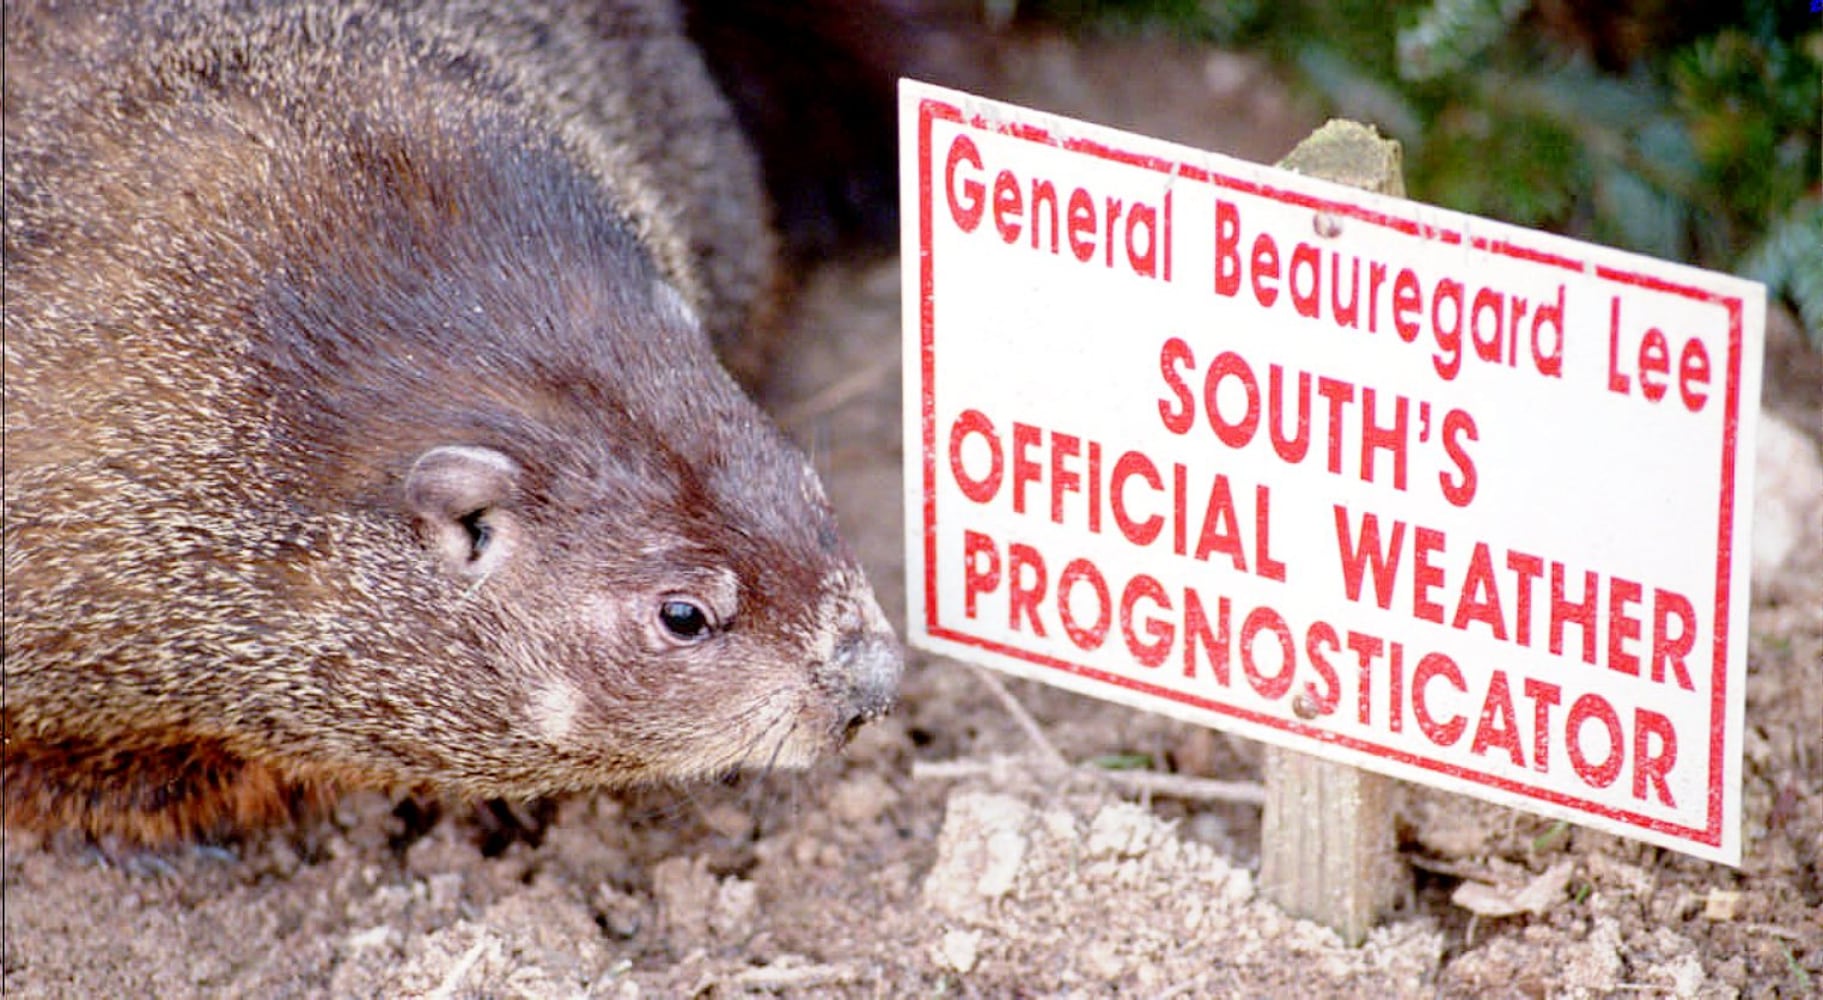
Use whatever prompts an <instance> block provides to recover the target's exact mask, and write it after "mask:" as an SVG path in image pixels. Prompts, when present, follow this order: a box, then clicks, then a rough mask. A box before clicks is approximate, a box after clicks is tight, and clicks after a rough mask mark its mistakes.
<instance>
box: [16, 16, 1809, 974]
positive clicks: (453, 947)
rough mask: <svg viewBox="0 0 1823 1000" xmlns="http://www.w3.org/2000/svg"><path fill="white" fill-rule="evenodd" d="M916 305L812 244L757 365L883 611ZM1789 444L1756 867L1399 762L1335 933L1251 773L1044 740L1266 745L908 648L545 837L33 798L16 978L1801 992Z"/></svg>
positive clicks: (1049, 91)
mask: <svg viewBox="0 0 1823 1000" xmlns="http://www.w3.org/2000/svg"><path fill="white" fill-rule="evenodd" d="M997 58H998V62H997V65H996V66H995V67H993V72H994V75H995V77H996V78H997V79H998V80H999V84H998V86H999V88H1000V89H999V90H998V91H997V96H1003V97H1006V98H1008V99H1011V100H1016V101H1021V102H1025V103H1031V104H1036V105H1039V106H1041V107H1045V108H1048V109H1051V110H1056V111H1061V112H1064V113H1069V114H1075V115H1082V116H1087V117H1093V118H1097V119H1099V120H1102V121H1106V122H1109V123H1111V124H1116V125H1120V126H1123V127H1129V128H1134V129H1138V130H1143V131H1146V132H1150V133H1153V134H1157V135H1162V136H1165V137H1168V138H1173V139H1177V140H1180V141H1184V142H1188V143H1192V144H1195V145H1199V146H1204V147H1208V148H1215V149H1220V150H1223V151H1228V152H1233V153H1237V154H1239V155H1242V156H1246V157H1249V158H1253V159H1260V160H1267V161H1270V160H1275V159H1277V158H1278V157H1279V156H1281V155H1282V154H1283V153H1284V152H1285V151H1286V150H1288V149H1289V148H1290V147H1291V146H1292V145H1293V144H1294V143H1295V142H1296V140H1297V139H1298V138H1299V137H1300V136H1301V135H1303V134H1304V133H1305V132H1306V131H1308V130H1309V129H1310V128H1311V127H1312V126H1314V125H1315V124H1317V121H1316V119H1315V118H1314V117H1313V115H1312V114H1311V113H1310V112H1309V111H1308V110H1306V109H1302V108H1299V107H1297V106H1296V105H1295V104H1294V103H1292V102H1291V101H1290V100H1289V99H1287V98H1286V97H1284V96H1283V95H1284V94H1285V91H1284V89H1283V88H1282V87H1281V86H1279V85H1277V84H1276V83H1274V81H1273V80H1272V78H1271V76H1270V74H1269V73H1268V72H1267V71H1266V70H1265V69H1264V68H1263V67H1262V66H1261V65H1260V64H1259V63H1257V62H1255V61H1252V60H1250V59H1247V58H1243V57H1237V56H1233V55H1227V54H1219V53H1207V52H1197V51H1189V50H1181V49H1172V48H1169V47H1161V46H1160V45H1159V44H1158V43H1138V42H1135V43H1130V44H1126V45H1121V46H1114V47H1112V48H1110V49H1107V50H1104V51H1099V52H1097V53H1094V54H1088V53H1084V52H1082V51H1079V50H1077V49H1076V48H1074V47H1073V46H1071V45H1069V44H1067V43H1065V42H1062V41H1059V40H1056V39H1049V40H1045V39H1039V40H1033V41H1029V42H1025V43H1021V44H1018V45H1012V46H1009V47H1008V48H1007V50H1006V51H1005V52H1003V53H1001V54H1000V55H999V56H998V57H997ZM1418 194H1420V195H1421V194H1422V192H1418ZM899 318H900V314H899V276H898V262H897V260H895V259H877V260H870V261H848V262H842V263H837V264H832V265H829V266H827V267H826V268H824V269H823V270H822V271H820V272H819V273H816V274H814V275H812V276H810V277H809V278H808V279H807V282H806V286H805V289H804V292H803V295H802V296H801V299H800V303H799V307H798V313H797V319H796V322H795V326H794V330H795V334H794V339H793V342H792V348H791V356H790V357H789V358H788V359H787V361H786V363H785V364H784V365H783V366H782V368H781V372H782V373H783V374H782V375H781V378H780V381H779V384H778V386H777V387H776V392H775V393H774V398H773V401H772V402H773V407H774V410H775V412H777V413H778V414H780V416H781V419H782V420H783V421H784V422H785V424H786V426H787V427H788V428H789V429H790V430H791V431H792V432H793V433H794V434H795V435H797V436H798V437H799V438H800V439H801V440H803V441H805V442H806V443H807V444H808V445H809V446H810V447H811V448H812V449H813V451H814V453H815V457H816V461H817V464H818V465H819V467H820V468H821V469H822V470H823V471H824V475H825V480H826V482H827V484H828V486H829V489H830V492H831V494H832V496H833V497H834V498H835V500H836V504H837V506H838V507H839V508H840V510H841V512H842V516H843V522H844V526H845V528H846V530H847V532H848V534H849V535H850V537H851V538H852V540H853V541H854V542H855V544H856V545H857V547H858V549H859V551H860V553H861V555H862V557H863V559H864V561H865V562H866V563H867V564H868V566H869V568H870V570H871V572H872V574H873V578H874V581H875V583H876V586H877V588H878V589H879V591H880V592H881V594H880V596H881V599H882V603H883V604H884V605H885V606H886V607H887V608H889V609H891V610H892V611H894V612H900V611H901V609H902V608H903V587H904V581H903V574H904V557H903V553H902V551H901V547H902V541H901V526H902V520H901V518H902V511H901V493H900V472H899V469H900V462H901V455H902V449H901V441H900V434H901V431H900V416H899V413H900V382H899ZM1773 326H1774V329H1773V331H1772V334H1771V337H1770V340H1771V347H1770V348H1769V354H1768V362H1767V372H1768V388H1767V391H1766V401H1767V405H1768V408H1769V410H1770V411H1771V412H1773V413H1775V414H1777V415H1778V416H1780V417H1781V418H1782V419H1783V420H1784V421H1785V423H1786V424H1788V425H1789V426H1790V427H1792V428H1795V429H1796V430H1797V431H1798V433H1797V434H1796V435H1794V436H1793V440H1792V441H1790V442H1788V446H1789V447H1790V448H1791V449H1793V450H1792V452H1791V455H1793V456H1795V457H1792V458H1790V459H1789V460H1788V461H1783V462H1781V463H1780V467H1781V468H1785V467H1789V468H1792V469H1799V470H1800V471H1801V469H1802V467H1803V463H1804V462H1805V461H1809V462H1810V463H1811V464H1812V465H1814V463H1815V460H1816V456H1817V453H1818V441H1819V439H1820V438H1823V359H1820V358H1819V356H1818V355H1817V354H1816V353H1814V352H1809V351H1807V350H1805V349H1804V348H1802V347H1801V346H1800V339H1801V338H1800V334H1799V332H1798V331H1797V330H1796V329H1795V327H1794V325H1793V324H1792V321H1791V320H1790V319H1789V317H1787V316H1784V315H1783V314H1780V315H1777V316H1775V319H1774V323H1773ZM1805 456H1808V457H1807V458H1806V457H1805ZM1790 479H1791V481H1792V482H1793V483H1794V484H1795V485H1794V489H1795V490H1797V500H1798V503H1799V509H1798V513H1799V522H1798V525H1799V530H1800V531H1803V530H1808V531H1810V532H1812V534H1810V535H1808V536H1800V537H1799V540H1798V541H1797V542H1796V544H1795V555H1794V556H1793V557H1792V558H1791V559H1790V560H1789V561H1788V564H1787V566H1786V567H1785V569H1784V570H1783V572H1782V573H1781V574H1779V575H1777V576H1775V577H1773V578H1771V579H1770V580H1768V581H1766V582H1764V583H1763V584H1762V585H1761V586H1758V587H1756V595H1757V596H1756V602H1755V605H1754V608H1753V612H1752V621H1751V626H1752V627H1751V639H1750V678H1749V684H1748V690H1747V746H1746V766H1745V785H1746V791H1745V800H1746V830H1745V842H1746V852H1745V859H1744V861H1743V864H1742V867H1741V868H1740V869H1739V870H1735V869H1730V868H1727V867H1723V866H1719V865H1714V864H1708V863H1703V862H1698V861H1693V860H1690V859H1687V858H1684V857H1682V856H1679V855H1676V854H1672V853H1670V852H1667V851H1663V850H1659V849H1657V848H1653V847H1647V846H1642V845H1639V844H1636V843H1632V842H1629V841H1625V840H1621V839H1618V838H1615V837H1612V836H1607V835H1604V834H1598V833H1593V832H1589V831H1585V830H1581V829H1577V828H1571V827H1565V826H1563V825H1561V824H1557V823H1554V822H1552V821H1549V820H1544V819H1540V818H1537V817H1533V816H1529V815H1523V814H1518V813H1513V812H1509V811H1506V810H1502V809H1498V808H1494V807H1490V806H1483V805H1478V804H1476V803H1472V802H1468V801H1466V800H1461V799H1453V798H1448V797H1445V796H1441V795H1436V794H1433V793H1430V792H1427V791H1424V790H1421V789H1415V788H1408V789H1405V790H1404V792H1403V806H1402V808H1401V810H1400V815H1399V829H1400V833H1401V838H1402V841H1403V843H1402V858H1403V859H1404V860H1405V861H1406V862H1408V863H1409V865H1410V867H1411V872H1412V879H1411V889H1410V892H1409V893H1408V894H1406V896H1405V898H1404V900H1403V902H1402V904H1401V906H1400V908H1399V909H1398V910H1397V912H1395V913H1393V914H1392V915H1391V916H1390V917H1389V918H1388V919H1387V920H1386V922H1385V923H1384V925H1383V926H1382V927H1381V928H1379V929H1378V930H1377V931H1375V932H1374V934H1373V935H1372V937H1371V938H1370V940H1369V942H1368V944H1367V945H1365V946H1364V947H1361V948H1348V947H1344V946H1343V945H1342V944H1341V942H1340V941H1339V940H1338V939H1337V938H1336V937H1335V935H1333V934H1332V933H1331V932H1329V931H1327V930H1324V929H1321V928H1318V927H1316V926H1314V925H1312V924H1309V923H1305V922H1300V921H1296V920H1292V919H1289V918H1288V917H1286V916H1285V915H1283V914H1282V913H1280V912H1279V911H1278V910H1276V909H1275V908H1274V907H1272V906H1271V905H1270V904H1268V903H1267V902H1265V901H1264V900H1263V899H1262V898H1261V897H1260V895H1259V894H1258V893H1257V891H1256V887H1255V879H1256V876H1257V871H1258V865H1259V848H1258V840H1259V823H1260V820H1259V810H1258V807H1257V806H1255V805H1251V804H1248V803H1247V802H1245V801H1192V800H1187V799H1182V798H1170V797H1166V796H1163V795H1155V796H1152V797H1149V798H1141V799H1139V800H1134V799H1132V798H1129V797H1123V796H1122V795H1120V794H1119V793H1118V792H1117V791H1115V790H1113V789H1111V788H1109V787H1107V786H1106V785H1105V784H1103V783H1101V782H1098V781H1096V780H1093V779H1087V778H1085V779H1078V780H1070V781H1065V780H1061V779H1060V778H1059V776H1058V773H1057V772H1055V771H1046V770H1045V769H1044V765H1043V759H1044V758H1043V757H1042V755H1041V754H1042V750H1043V748H1044V747H1045V746H1047V745H1048V746H1049V747H1050V748H1054V750H1055V751H1056V752H1058V753H1060V754H1061V755H1062V756H1063V757H1064V758H1066V759H1067V760H1068V761H1070V762H1072V763H1083V762H1089V761H1094V760H1097V759H1101V758H1110V757H1115V758H1119V759H1122V760H1128V761H1132V760H1138V759H1144V760H1146V761H1150V762H1151V763H1152V764H1153V766H1154V767H1156V768H1158V769H1160V770H1171V771H1175V772H1178V773H1180V774H1183V775H1187V776H1193V777H1200V778H1205V779H1219V780H1223V781H1228V782H1235V783H1240V784H1242V785H1243V786H1245V785H1246V784H1247V783H1252V782H1257V781H1258V780H1259V760H1260V752H1259V749H1258V748H1257V747H1256V746H1254V745H1250V744H1248V743H1247V742H1246V741H1242V740H1238V739H1230V738H1229V737H1227V736H1224V735H1220V734H1216V733H1212V732H1208V731H1204V730H1200V729H1196V728H1194V727H1190V726H1187V725H1183V724H1180V723H1176V722H1172V721H1169V720H1165V719H1162V718H1156V717H1151V716H1147V715H1143V714H1140V713H1136V712H1133V711H1129V710H1126V709H1123V708H1119V707H1115V706H1111V705H1105V704H1101V703H1098V702H1094V701H1090V700H1087V699H1083V698H1079V697H1076V696H1073V695H1069V694H1066V693H1062V692H1059V691H1055V690H1051V689H1048V688H1043V687H1039V686H1036V685H1029V684H1024V683H1019V682H1012V681H1008V682H1006V683H1005V686H1004V689H1005V691H1007V692H1009V693H1010V695H1011V698H1012V700H1013V701H1014V702H1015V703H1016V704H1017V706H1018V708H1019V711H1020V712H1022V713H1024V714H1026V715H1027V716H1028V717H1029V721H1030V722H1033V723H1035V726H1036V729H1037V736H1038V737H1040V738H1035V737H1034V734H1033V732H1032V731H1031V729H1030V727H1029V726H1027V725H1024V724H1022V722H1021V720H1020V718H1019V715H1018V713H1015V712H1014V711H1011V710H1010V709H1009V706H1008V705H1007V703H1006V702H1005V701H1003V700H1002V699H1001V697H1000V696H999V695H998V694H997V693H996V692H995V690H994V689H993V687H992V686H991V685H990V683H989V682H988V681H987V680H984V678H983V676H982V675H980V674H978V673H977V672H975V671H974V670H972V669H970V668H967V667H963V666H960V665H957V664H954V663H950V662H946V661H939V660H936V659H933V658H928V657H922V656H917V655H914V656H913V657H912V660H911V662H910V665H909V670H908V675H907V678H906V682H905V687H904V704H903V706H902V708H901V709H900V710H899V711H898V712H897V713H896V714H894V715H893V716H891V717H889V718H888V719H887V720H885V721H884V722H883V723H881V724H877V725H874V726H872V727H869V728H868V729H867V730H865V731H864V732H863V734H862V735H861V736H860V738H859V739H858V740H857V742H856V744H855V745H854V746H853V747H852V749H851V751H850V752H849V753H848V754H847V755H846V756H845V757H843V758H842V759H840V760H837V761H832V762H830V763H829V764H827V765H826V766H824V767H821V768H819V769H818V770H816V771H813V772H812V773H809V774H804V775H773V776H768V777H765V778H749V779H744V780H739V781H735V782H731V783H729V784H727V785H719V786H714V787H697V788H690V789H675V790H651V791H645V792H640V793H636V794H630V795H623V796H615V797H608V796H603V797H598V798H593V799H588V798H584V799H576V800H571V801H566V802H563V803H561V804H559V805H558V806H557V807H556V808H555V812H554V816H552V817H551V818H550V821H549V823H548V824H547V825H545V827H544V832H543V836H542V839H541V841H540V842H538V843H536V844H533V843H530V842H528V841H527V840H526V839H523V838H521V839H514V838H513V837H511V836H505V835H503V831H510V830H511V829H512V827H513V826H514V824H513V823H511V822H508V823H504V824H503V823H502V822H501V820H500V818H499V817H497V816H493V815H492V814H486V813H479V812H470V811H468V810H466V809H461V810H458V809H455V808H451V809H450V810H448V813H447V815H445V816H443V817H442V818H441V819H440V820H437V821H434V822H432V821H431V819H432V818H431V817H428V816H425V815H424V814H423V813H422V812H421V811H415V810H414V809H412V808H411V807H409V806H408V807H404V808H399V807H395V804H394V803H392V802H391V801H388V800H387V799H385V798H384V797H381V796H377V795H364V796H357V797H354V798H351V799H348V800H346V801H344V802H343V803H342V805H341V807H340V808H339V809H338V810H337V812H336V813H335V815H334V816H333V817H332V818H331V819H329V820H327V821H324V822H322V823H319V824H316V825H313V826H311V827H310V828H308V829H305V830H300V831H288V832H285V833H283V834H278V835H271V836H267V837H264V838H262V839H257V840H254V841H250V842H246V843H242V844H237V845H234V846H233V847H232V849H231V850H221V849H207V850H201V849H199V850H193V851H184V852H179V853H176V854H171V855H164V856H158V857H148V856H132V857H128V858H125V859H123V858H121V857H118V856H114V857H108V856H104V855H102V854H101V853H99V852H97V851H95V850H94V849H92V848H86V847H84V846H82V845H74V844H64V843H40V842H39V841H38V840H36V839H35V838H29V837H22V836H14V837H11V838H10V839H9V840H8V842H7V844H6V847H5V857H4V866H5V870H4V874H5V880H6V886H5V888H6V893H5V907H6V912H5V924H6V931H7V936H6V950H5V978H4V987H5V992H6V994H7V995H8V996H19V997H47V996H66V997H103V996H159V997H174V998H176V997H190V996H249V997H284V996H422V997H451V998H453V997H573V996H590V997H617V998H631V997H673V996H703V997H730V996H745V995H750V994H753V995H757V994H782V995H788V996H832V997H875V996H894V997H896V996H964V997H1001V996H1085V997H1086V996H1145V997H1173V996H1181V997H1199V996H1222V997H1225V996H1237V997H1238V996H1273V997H1296V998H1304V997H1328V996H1337V997H1345V996H1376V995H1377V996H1385V997H1409V996H1446V997H1458V996H1461V997H1467V996H1477V997H1479V996H1496V997H1498V996H1522V997H1543V996H1581V997H1607V996H1629V997H1630V996H1677V997H1732V996H1748V997H1770V996H1805V995H1816V994H1818V993H1820V992H1823V541H1820V540H1819V539H1820V537H1823V536H1819V535H1818V534H1816V533H1815V532H1817V531H1818V530H1819V528H1823V525H1820V524H1819V523H1818V520H1819V513H1818V507H1817V506H1816V505H1815V504H1814V501H1815V500H1816V496H1815V493H1816V492H1817V488H1816V487H1815V485H1814V484H1813V483H1810V482H1809V481H1808V480H1806V479H1805V478H1804V477H1803V475H1802V474H1799V473H1794V474H1793V475H1792V476H1791V477H1790ZM1807 491H1808V492H1807ZM1805 502H1812V503H1811V506H1809V507H1808V508H1804V507H1803V503H1805ZM1045 775H1048V777H1047V776H1045ZM1240 798H1241V799H1244V798H1245V795H1242V796H1240ZM529 812H530V810H528V813H529ZM484 817H485V819H484ZM533 819H534V817H531V816H529V815H528V816H521V817H519V820H520V821H521V822H520V825H528V826H536V823H535V822H530V821H531V820H533ZM427 826H428V829H426V827H427ZM1465 882H1479V883H1484V884H1486V885H1487V886H1490V887H1493V888H1495V889H1505V890H1520V889H1523V888H1525V887H1528V886H1531V887H1533V892H1532V893H1531V895H1530V896H1529V897H1527V899H1528V900H1529V901H1530V902H1531V903H1532V904H1533V909H1532V910H1530V911H1527V912H1523V913H1519V914H1517V915H1513V916H1505V917H1492V916H1480V917H1477V916H1475V915H1474V914H1472V913H1471V912H1470V911H1469V910H1468V909H1465V908H1463V907H1461V906H1459V905H1457V904H1455V903H1453V902H1452V894H1453V893H1454V892H1455V891H1456V890H1457V888H1458V886H1460V885H1462V884H1464V883H1465Z"/></svg>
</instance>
